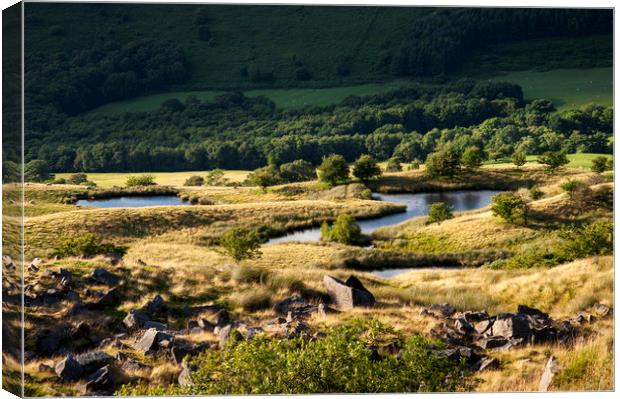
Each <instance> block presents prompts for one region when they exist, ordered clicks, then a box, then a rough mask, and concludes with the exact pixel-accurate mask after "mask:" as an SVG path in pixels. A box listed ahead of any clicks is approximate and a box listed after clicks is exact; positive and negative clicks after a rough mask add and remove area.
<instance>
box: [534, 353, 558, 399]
mask: <svg viewBox="0 0 620 399" xmlns="http://www.w3.org/2000/svg"><path fill="white" fill-rule="evenodd" d="M560 370H561V368H560V364H559V363H558V362H557V361H556V360H555V358H554V357H553V356H551V357H550V358H549V360H548V361H547V364H545V368H544V369H543V373H542V376H541V377H540V382H539V383H538V390H539V391H540V392H547V390H548V389H549V386H550V385H551V383H552V382H553V377H555V375H556V374H557V373H559V372H560Z"/></svg>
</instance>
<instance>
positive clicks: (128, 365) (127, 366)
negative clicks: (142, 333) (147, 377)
mask: <svg viewBox="0 0 620 399" xmlns="http://www.w3.org/2000/svg"><path fill="white" fill-rule="evenodd" d="M148 368H149V366H147V365H146V364H143V363H140V362H139V361H137V360H135V359H127V360H125V362H124V363H123V364H122V365H121V370H124V371H129V372H135V371H140V370H145V369H148Z"/></svg>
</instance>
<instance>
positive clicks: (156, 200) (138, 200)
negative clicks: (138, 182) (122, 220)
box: [76, 195, 189, 208]
mask: <svg viewBox="0 0 620 399" xmlns="http://www.w3.org/2000/svg"><path fill="white" fill-rule="evenodd" d="M76 205H80V206H94V207H96V208H143V207H145V206H175V205H176V206H183V205H189V202H183V201H181V198H179V197H177V196H176V195H151V196H144V197H116V198H99V199H82V200H78V202H77V203H76Z"/></svg>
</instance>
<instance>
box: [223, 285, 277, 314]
mask: <svg viewBox="0 0 620 399" xmlns="http://www.w3.org/2000/svg"><path fill="white" fill-rule="evenodd" d="M230 302H231V303H233V304H235V305H237V306H239V307H241V308H243V310H245V311H247V312H256V311H259V310H263V309H268V308H270V307H271V305H272V300H271V292H270V290H269V289H267V288H266V287H262V286H258V287H255V288H252V289H248V290H246V291H243V292H238V293H234V294H232V295H231V296H230Z"/></svg>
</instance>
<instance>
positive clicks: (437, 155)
mask: <svg viewBox="0 0 620 399" xmlns="http://www.w3.org/2000/svg"><path fill="white" fill-rule="evenodd" d="M460 163H461V161H460V158H459V155H458V154H457V152H456V150H455V149H454V147H453V146H452V145H444V146H443V147H442V148H441V149H439V150H438V151H436V152H434V153H432V154H430V155H429V156H428V158H426V162H425V163H424V165H425V166H426V171H425V173H426V175H427V176H429V177H433V178H436V177H454V175H456V173H457V172H458V170H459V167H460Z"/></svg>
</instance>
